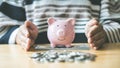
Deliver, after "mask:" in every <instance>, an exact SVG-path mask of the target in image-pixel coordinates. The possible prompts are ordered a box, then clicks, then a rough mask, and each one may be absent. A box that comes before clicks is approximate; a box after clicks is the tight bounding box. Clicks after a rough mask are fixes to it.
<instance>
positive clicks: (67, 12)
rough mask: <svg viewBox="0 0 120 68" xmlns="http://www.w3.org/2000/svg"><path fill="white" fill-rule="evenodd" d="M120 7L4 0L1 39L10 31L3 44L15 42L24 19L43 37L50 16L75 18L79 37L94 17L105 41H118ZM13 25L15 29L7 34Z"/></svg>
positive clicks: (110, 0) (105, 1)
mask: <svg viewBox="0 0 120 68" xmlns="http://www.w3.org/2000/svg"><path fill="white" fill-rule="evenodd" d="M119 6H120V0H96V1H95V0H5V1H3V2H1V6H0V38H1V39H4V38H6V37H5V36H6V35H8V32H9V36H8V40H6V42H5V43H14V40H15V35H16V33H17V29H18V28H19V25H22V24H23V23H24V21H25V20H30V21H32V22H33V23H34V24H35V25H37V26H38V29H39V33H43V35H44V33H46V31H47V27H48V24H47V19H48V18H49V17H55V18H61V19H66V18H75V19H76V23H75V32H76V34H77V36H76V38H79V35H81V33H84V32H85V30H84V29H85V25H86V24H87V23H88V21H89V20H91V19H92V18H96V19H98V21H99V23H100V24H102V25H103V28H104V30H105V32H106V34H107V38H108V41H109V42H110V43H116V42H120V8H119ZM13 26H18V27H16V28H14V29H13V30H11V32H10V29H12V28H13ZM79 39H81V38H79ZM4 41H5V40H4Z"/></svg>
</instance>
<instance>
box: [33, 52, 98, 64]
mask: <svg viewBox="0 0 120 68" xmlns="http://www.w3.org/2000/svg"><path fill="white" fill-rule="evenodd" d="M95 57H96V55H94V54H91V53H85V52H74V51H63V52H57V51H54V50H50V51H46V52H39V53H38V52H37V53H33V54H32V56H31V58H32V59H33V60H34V61H36V62H40V63H46V62H47V63H48V62H49V63H50V62H52V63H53V62H72V63H73V62H85V61H94V60H95Z"/></svg>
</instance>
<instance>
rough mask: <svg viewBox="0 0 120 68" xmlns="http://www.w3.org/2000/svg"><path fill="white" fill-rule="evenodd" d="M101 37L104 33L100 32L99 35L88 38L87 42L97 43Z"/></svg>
mask: <svg viewBox="0 0 120 68" xmlns="http://www.w3.org/2000/svg"><path fill="white" fill-rule="evenodd" d="M103 37H104V33H103V31H100V32H99V33H96V34H95V35H94V36H92V37H90V38H89V40H88V42H89V43H92V42H94V41H97V40H99V39H101V38H103Z"/></svg>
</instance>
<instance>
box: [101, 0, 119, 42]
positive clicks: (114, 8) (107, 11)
mask: <svg viewBox="0 0 120 68" xmlns="http://www.w3.org/2000/svg"><path fill="white" fill-rule="evenodd" d="M119 6H120V0H102V1H101V12H100V22H101V24H102V25H103V28H104V30H105V32H106V34H107V38H108V42H109V43H119V42H120V8H119Z"/></svg>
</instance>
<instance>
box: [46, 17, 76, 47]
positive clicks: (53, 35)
mask: <svg viewBox="0 0 120 68" xmlns="http://www.w3.org/2000/svg"><path fill="white" fill-rule="evenodd" d="M47 22H48V31H47V36H48V40H49V41H50V45H51V47H52V48H54V47H56V46H58V45H59V46H60V45H62V46H63V45H64V46H65V47H71V43H72V42H73V40H74V37H75V32H74V25H75V19H74V18H68V19H67V20H58V19H54V18H52V17H50V18H49V19H48V21H47Z"/></svg>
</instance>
